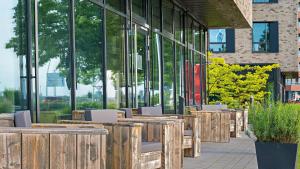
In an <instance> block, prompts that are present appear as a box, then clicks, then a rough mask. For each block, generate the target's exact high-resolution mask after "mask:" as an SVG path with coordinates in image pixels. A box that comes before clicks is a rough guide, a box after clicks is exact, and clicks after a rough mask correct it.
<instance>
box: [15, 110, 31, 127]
mask: <svg viewBox="0 0 300 169" xmlns="http://www.w3.org/2000/svg"><path fill="white" fill-rule="evenodd" d="M15 126H16V127H32V122H31V115H30V111H29V110H24V111H17V112H16V113H15Z"/></svg>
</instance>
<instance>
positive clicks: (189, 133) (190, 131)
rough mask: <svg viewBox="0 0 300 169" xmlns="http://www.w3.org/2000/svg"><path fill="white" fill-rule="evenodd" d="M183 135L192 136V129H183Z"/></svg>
mask: <svg viewBox="0 0 300 169" xmlns="http://www.w3.org/2000/svg"><path fill="white" fill-rule="evenodd" d="M184 135H185V136H193V131H192V130H184Z"/></svg>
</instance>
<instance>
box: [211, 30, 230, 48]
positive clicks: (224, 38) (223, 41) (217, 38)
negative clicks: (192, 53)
mask: <svg viewBox="0 0 300 169" xmlns="http://www.w3.org/2000/svg"><path fill="white" fill-rule="evenodd" d="M234 35H235V33H234V29H210V30H209V50H210V51H212V52H215V53H218V52H219V53H225V52H228V53H229V52H234V51H235V38H234Z"/></svg>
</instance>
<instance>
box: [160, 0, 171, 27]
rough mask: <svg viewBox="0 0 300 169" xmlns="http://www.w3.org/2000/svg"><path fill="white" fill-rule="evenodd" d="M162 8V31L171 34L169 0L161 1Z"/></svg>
mask: <svg viewBox="0 0 300 169" xmlns="http://www.w3.org/2000/svg"><path fill="white" fill-rule="evenodd" d="M162 7H163V29H164V31H167V32H169V33H173V4H172V3H171V2H170V0H163V1H162Z"/></svg>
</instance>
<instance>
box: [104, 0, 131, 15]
mask: <svg viewBox="0 0 300 169" xmlns="http://www.w3.org/2000/svg"><path fill="white" fill-rule="evenodd" d="M105 2H106V4H108V5H109V6H111V7H113V8H115V9H116V10H118V11H121V12H125V6H126V5H125V2H126V1H124V0H106V1H105Z"/></svg>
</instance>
